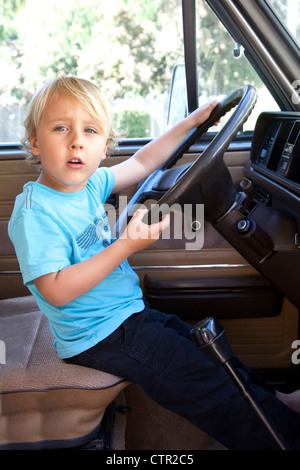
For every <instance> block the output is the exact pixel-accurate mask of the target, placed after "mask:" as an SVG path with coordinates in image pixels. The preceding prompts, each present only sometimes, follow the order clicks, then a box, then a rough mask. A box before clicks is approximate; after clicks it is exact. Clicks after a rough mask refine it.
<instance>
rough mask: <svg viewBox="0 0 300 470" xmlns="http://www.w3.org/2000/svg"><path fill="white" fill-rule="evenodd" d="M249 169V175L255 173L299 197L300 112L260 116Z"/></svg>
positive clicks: (263, 114)
mask: <svg viewBox="0 0 300 470" xmlns="http://www.w3.org/2000/svg"><path fill="white" fill-rule="evenodd" d="M250 169H251V170H252V176H253V172H256V173H258V174H260V175H262V176H265V177H266V178H267V179H269V180H271V181H273V182H274V183H277V184H278V185H279V186H281V187H282V188H286V189H287V190H288V191H290V193H291V195H292V194H294V195H296V196H299V197H300V113H295V112H291V113H289V112H278V113H262V114H261V115H260V116H259V118H258V120H257V123H256V127H255V132H254V135H253V143H252V150H251V158H250ZM261 183H262V184H263V179H261ZM275 187H276V186H274V188H275ZM282 194H283V193H282ZM285 194H286V193H285ZM295 199H297V198H294V200H295Z"/></svg>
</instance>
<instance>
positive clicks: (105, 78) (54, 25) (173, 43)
mask: <svg viewBox="0 0 300 470" xmlns="http://www.w3.org/2000/svg"><path fill="white" fill-rule="evenodd" d="M274 3H276V2H275V0H274ZM277 3H285V4H286V3H287V2H286V1H285V2H284V0H282V2H277ZM288 3H289V4H293V3H294V2H288ZM296 3H299V2H298V0H297V1H296ZM0 5H1V12H2V22H1V23H0V69H1V76H0V142H19V141H20V140H21V139H22V137H23V124H22V123H23V120H24V115H25V111H26V107H27V105H28V102H29V100H30V98H31V97H32V95H33V93H34V91H35V90H36V89H37V88H38V87H39V86H40V85H41V84H42V83H44V82H45V81H47V80H50V79H52V78H54V77H56V76H57V75H59V74H74V75H77V76H81V77H84V78H89V79H91V80H93V81H95V82H96V83H97V84H98V85H99V86H100V87H101V88H102V89H103V90H104V91H105V93H106V94H107V96H108V97H109V99H110V100H111V104H112V108H113V111H114V115H115V121H116V125H117V126H118V127H119V129H120V130H121V131H126V132H127V137H130V138H145V137H146V138H152V137H155V136H157V135H159V134H160V133H161V132H163V131H164V130H165V129H166V127H167V125H168V119H167V117H168V104H169V91H170V83H171V78H172V72H173V70H174V67H175V66H176V64H177V65H178V64H183V63H184V52H183V38H182V10H181V0H152V1H151V2H145V0H110V1H109V2H108V1H107V2H105V7H103V5H104V3H103V2H102V1H100V0H98V1H95V2H88V1H86V0H65V1H64V2H61V1H60V0H47V1H46V0H41V1H39V2H37V1H36V0H0ZM196 11H197V57H198V79H199V102H200V103H201V102H203V101H205V100H208V99H211V98H213V97H215V96H218V97H220V98H221V97H223V96H224V95H227V94H228V93H229V92H231V91H232V90H233V89H235V88H238V87H240V86H241V85H243V84H246V83H250V84H253V85H254V86H255V87H256V88H257V89H258V92H259V101H258V105H257V106H256V110H255V113H253V114H252V115H251V117H250V119H249V120H248V122H247V124H246V127H245V128H244V130H245V131H247V130H249V129H250V130H251V129H253V127H254V124H255V121H256V117H257V115H258V114H259V113H260V112H261V111H262V110H264V111H265V110H275V109H278V107H277V105H276V103H275V102H274V100H273V99H272V97H271V95H270V94H269V92H268V91H267V89H266V88H265V87H264V85H263V84H262V82H261V80H260V79H259V77H258V76H257V74H256V73H255V72H254V70H253V68H252V67H251V66H250V64H249V63H248V62H247V60H246V58H245V56H244V54H243V50H242V48H241V47H240V46H239V45H237V44H235V43H234V41H233V40H232V39H231V37H230V36H229V35H228V33H227V32H226V30H225V28H224V27H223V25H222V24H221V23H220V22H219V20H218V19H217V18H216V16H215V15H214V14H213V13H212V11H211V10H210V9H209V7H208V6H207V4H206V2H205V1H204V0H196ZM178 70H182V68H180V67H179V68H178ZM183 70H184V68H183ZM181 79H182V74H181ZM179 96H181V99H182V100H183V101H184V99H185V94H184V93H181V94H180V95H179ZM179 105H180V106H179V107H180V109H181V110H184V109H185V107H184V106H183V104H182V103H179ZM180 117H182V116H179V118H180Z"/></svg>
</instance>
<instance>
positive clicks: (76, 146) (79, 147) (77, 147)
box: [71, 143, 83, 150]
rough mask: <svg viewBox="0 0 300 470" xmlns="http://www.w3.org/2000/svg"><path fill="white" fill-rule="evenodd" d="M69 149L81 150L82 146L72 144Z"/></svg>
mask: <svg viewBox="0 0 300 470" xmlns="http://www.w3.org/2000/svg"><path fill="white" fill-rule="evenodd" d="M71 148H72V149H73V150H76V149H82V148H83V145H82V144H80V143H73V144H72V145H71Z"/></svg>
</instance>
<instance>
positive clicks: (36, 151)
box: [29, 136, 40, 155]
mask: <svg viewBox="0 0 300 470" xmlns="http://www.w3.org/2000/svg"><path fill="white" fill-rule="evenodd" d="M29 140H30V147H31V152H32V155H39V154H40V151H39V146H38V142H37V137H36V136H35V137H33V136H32V137H30V139H29Z"/></svg>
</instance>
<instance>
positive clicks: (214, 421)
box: [66, 306, 300, 450]
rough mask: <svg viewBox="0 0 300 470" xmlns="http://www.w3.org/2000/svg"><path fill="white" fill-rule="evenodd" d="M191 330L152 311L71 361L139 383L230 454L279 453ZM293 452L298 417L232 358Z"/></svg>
mask: <svg viewBox="0 0 300 470" xmlns="http://www.w3.org/2000/svg"><path fill="white" fill-rule="evenodd" d="M190 329H191V326H190V325H188V324H186V323H184V322H183V321H181V320H180V319H179V318H178V317H176V316H173V315H166V314H163V313H161V312H158V311H156V310H151V309H150V308H149V307H148V306H146V307H145V309H144V310H143V311H142V312H139V313H136V314H134V315H132V316H131V317H130V318H128V319H127V320H126V321H125V322H124V323H123V324H122V325H121V326H120V327H119V328H118V329H117V330H116V331H115V332H114V333H112V334H111V335H110V336H109V337H107V338H106V339H104V340H103V341H101V342H100V343H99V344H97V345H95V346H94V347H92V348H90V349H88V350H87V351H85V352H83V353H81V354H79V355H77V356H74V357H72V358H69V359H67V360H66V361H67V362H69V363H73V364H79V365H83V366H87V367H91V368H94V369H98V370H102V371H105V372H108V373H111V374H114V375H118V376H120V377H123V378H124V379H126V380H128V381H130V382H133V383H136V384H139V385H140V386H141V387H142V388H143V389H144V391H145V392H146V393H147V395H148V396H149V397H150V398H152V399H153V400H154V401H156V402H157V403H159V404H160V405H162V406H163V407H165V408H167V409H169V410H172V411H175V412H176V413H178V414H180V415H182V416H184V417H185V418H187V419H188V420H189V421H190V422H191V423H193V424H194V425H196V426H198V427H199V428H200V429H202V430H203V431H204V432H206V433H207V434H209V435H210V436H213V437H215V438H216V439H217V440H218V441H219V442H221V443H222V444H223V445H224V446H226V447H227V448H229V449H232V450H233V449H236V450H237V449H243V450H250V449H252V450H254V449H274V450H275V449H277V448H278V447H277V444H276V443H274V442H273V440H272V438H271V437H270V436H269V434H268V432H267V431H266V430H265V428H264V427H263V426H262V424H261V422H260V421H259V419H258V418H257V416H256V414H255V413H254V412H253V410H252V409H251V407H250V406H249V404H248V403H247V402H246V401H245V399H244V398H243V396H242V395H241V393H240V391H239V390H238V388H237V387H236V386H235V384H234V383H233V382H232V380H231V379H230V378H229V377H228V374H227V372H226V371H225V370H224V368H223V367H222V366H216V365H215V364H214V363H213V362H211V361H210V360H209V359H207V358H206V356H205V355H204V354H203V353H202V352H201V351H199V350H198V349H197V347H196V346H195V345H194V343H193V342H192V339H191V336H190ZM234 360H235V361H236V363H237V364H238V365H239V368H240V371H241V373H242V374H243V376H244V379H245V380H246V381H247V382H248V383H249V384H250V386H251V387H252V389H253V391H254V392H255V394H256V396H257V398H258V399H259V401H260V404H261V406H262V407H263V408H264V409H265V411H266V413H267V415H268V417H269V419H271V420H272V421H273V422H274V423H275V425H276V427H277V428H278V430H279V431H280V433H281V435H282V436H284V439H285V441H286V443H287V445H288V447H289V448H291V449H300V415H299V414H298V413H295V412H293V411H292V410H290V409H289V408H287V407H286V406H285V405H283V404H282V403H281V402H280V401H279V400H278V399H277V398H276V397H275V393H274V391H273V390H272V389H270V388H269V387H268V386H267V385H265V384H264V383H260V381H259V379H258V378H257V377H256V376H255V375H254V374H252V373H251V371H250V370H249V369H248V368H247V367H245V366H244V365H243V364H241V363H240V362H239V361H238V359H237V358H234Z"/></svg>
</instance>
